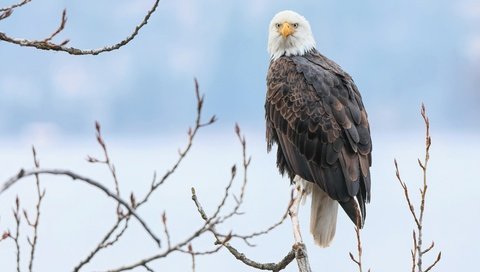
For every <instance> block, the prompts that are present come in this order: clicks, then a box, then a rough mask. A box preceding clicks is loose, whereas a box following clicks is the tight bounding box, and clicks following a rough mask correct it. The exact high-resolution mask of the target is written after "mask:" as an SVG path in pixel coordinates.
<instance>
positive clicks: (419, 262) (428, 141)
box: [394, 103, 442, 272]
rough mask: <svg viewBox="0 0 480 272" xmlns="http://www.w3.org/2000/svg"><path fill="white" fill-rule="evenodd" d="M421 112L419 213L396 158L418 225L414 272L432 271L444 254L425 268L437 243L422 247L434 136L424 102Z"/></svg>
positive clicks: (413, 257) (413, 255)
mask: <svg viewBox="0 0 480 272" xmlns="http://www.w3.org/2000/svg"><path fill="white" fill-rule="evenodd" d="M420 114H421V115H422V118H423V121H424V124H425V158H424V160H423V161H421V160H420V159H418V160H417V161H418V165H419V166H420V168H421V169H422V174H423V183H422V187H421V188H420V208H419V212H418V214H417V212H416V211H415V209H414V208H413V204H412V202H411V200H410V196H409V193H408V187H407V185H406V183H405V182H403V181H402V179H401V177H400V171H399V168H398V164H397V161H396V160H394V164H395V169H396V176H397V180H398V181H399V183H400V185H401V186H402V188H403V191H404V195H405V199H406V201H407V204H408V206H409V209H410V213H411V214H412V217H413V219H414V221H415V225H416V227H417V231H415V230H414V231H413V249H412V250H411V255H412V272H415V268H417V272H427V271H430V270H431V269H432V268H433V267H434V266H435V265H436V264H437V263H438V262H439V261H440V259H441V256H442V254H441V252H440V253H439V254H438V255H437V259H436V260H435V262H434V263H433V264H432V265H430V266H429V267H428V268H427V269H426V270H423V255H424V254H426V253H428V252H430V251H431V250H432V249H433V247H434V246H435V243H434V242H432V243H431V245H430V246H429V247H428V248H426V249H423V248H422V247H423V217H424V214H425V203H426V197H427V189H428V184H427V170H428V162H429V160H430V147H431V145H432V138H431V136H430V120H429V118H428V116H427V114H426V110H425V105H424V104H423V103H422V107H421V110H420Z"/></svg>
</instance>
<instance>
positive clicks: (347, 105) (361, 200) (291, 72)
mask: <svg viewBox="0 0 480 272" xmlns="http://www.w3.org/2000/svg"><path fill="white" fill-rule="evenodd" d="M268 52H269V54H270V57H271V61H270V66H269V69H268V75H267V89H268V90H267V95H266V102H265V111H266V112H265V116H266V123H267V124H266V128H267V133H266V134H267V146H268V151H270V150H271V148H272V145H273V144H277V146H278V147H277V166H278V168H279V170H280V172H281V174H282V175H283V174H284V173H287V174H288V176H289V177H290V180H291V181H292V182H296V183H297V184H298V183H299V184H300V186H301V188H303V190H305V191H306V192H307V193H311V194H312V206H311V215H310V232H311V233H312V234H313V237H314V240H315V243H316V244H318V245H320V246H322V247H327V246H328V245H329V244H330V242H331V241H332V239H333V237H334V235H335V228H336V222H337V210H338V203H339V204H340V206H342V208H343V209H344V210H345V212H346V213H347V214H348V216H349V217H350V219H351V220H352V221H353V222H354V223H356V222H357V219H358V222H359V225H360V227H361V226H363V223H364V221H365V203H367V202H369V201H370V170H369V168H370V166H371V164H372V158H371V151H372V141H371V138H370V128H369V124H368V120H367V112H366V111H365V108H364V106H363V102H362V97H361V95H360V92H359V91H358V89H357V86H355V83H354V82H353V79H352V78H351V77H350V75H349V74H347V73H346V72H345V71H343V70H342V68H340V66H339V65H338V64H336V63H335V62H333V61H332V60H330V59H328V58H327V57H325V56H323V55H322V54H320V53H319V52H318V51H317V50H316V49H315V40H314V38H313V35H312V32H311V29H310V24H309V23H308V21H307V20H306V19H305V18H304V17H303V16H301V15H299V14H298V13H295V12H293V11H289V10H286V11H281V12H279V13H278V14H276V15H275V16H274V17H273V19H272V21H271V22H270V26H269V36H268ZM357 215H358V217H359V218H357Z"/></svg>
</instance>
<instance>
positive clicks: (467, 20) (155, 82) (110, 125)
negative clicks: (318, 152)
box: [0, 0, 480, 271]
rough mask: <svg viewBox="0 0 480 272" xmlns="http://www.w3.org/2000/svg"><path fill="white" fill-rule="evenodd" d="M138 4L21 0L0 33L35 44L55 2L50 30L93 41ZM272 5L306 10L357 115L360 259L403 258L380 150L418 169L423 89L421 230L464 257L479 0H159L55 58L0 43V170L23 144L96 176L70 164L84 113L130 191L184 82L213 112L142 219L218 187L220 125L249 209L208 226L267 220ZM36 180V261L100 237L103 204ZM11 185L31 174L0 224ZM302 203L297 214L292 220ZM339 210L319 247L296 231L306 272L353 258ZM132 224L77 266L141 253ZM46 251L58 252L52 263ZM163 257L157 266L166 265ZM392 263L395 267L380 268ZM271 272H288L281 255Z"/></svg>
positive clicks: (404, 239) (182, 110) (274, 206)
mask: <svg viewBox="0 0 480 272" xmlns="http://www.w3.org/2000/svg"><path fill="white" fill-rule="evenodd" d="M4 2H5V1H4ZM152 4H153V1H151V0H148V1H147V0H141V1H140V0H137V1H127V0H118V1H99V2H98V1H97V2H95V1H54V0H42V1H39V0H34V1H32V2H31V3H29V4H28V5H26V6H25V7H23V8H20V9H17V10H16V11H15V12H14V14H13V15H12V16H11V17H10V18H8V19H5V20H2V21H1V22H0V32H5V33H7V34H9V35H10V36H14V37H19V38H31V39H44V38H45V37H47V36H49V35H50V34H51V32H52V31H53V30H54V29H56V28H57V26H58V24H59V22H60V17H61V12H62V10H63V9H64V8H67V15H68V22H67V26H66V29H65V31H63V32H62V33H61V34H60V35H59V36H58V37H57V38H56V39H57V40H56V41H58V42H61V41H63V40H64V39H70V43H69V44H70V45H71V46H75V47H79V48H98V47H103V46H105V45H110V44H114V43H116V42H118V41H119V40H122V39H124V38H125V37H126V36H127V35H129V34H130V32H131V31H132V30H133V28H134V26H135V25H137V24H138V23H139V22H140V21H141V20H142V18H143V16H144V15H145V13H146V11H147V10H148V9H149V8H150V7H151V5H152ZM2 5H4V4H3V2H2ZM283 9H292V10H295V11H297V12H299V13H301V14H302V15H304V16H305V17H306V18H307V19H308V20H309V21H310V23H311V25H312V29H313V33H314V36H315V38H316V41H317V47H318V49H319V50H320V51H321V52H322V53H323V54H325V55H326V56H328V57H330V58H331V59H333V60H335V61H336V62H337V63H339V64H340V65H341V66H342V67H343V68H344V69H345V70H346V71H348V72H349V73H350V74H351V75H352V76H353V78H354V80H355V82H356V83H357V85H358V87H359V89H360V91H361V93H362V96H363V100H364V104H365V105H366V107H367V111H368V113H369V119H370V124H371V128H372V135H373V140H374V158H373V160H374V163H373V168H372V177H373V181H372V182H373V189H372V190H373V193H372V195H373V197H372V204H371V205H370V206H368V210H369V215H368V219H367V227H366V229H365V238H364V239H365V242H364V243H365V245H366V246H365V247H366V249H365V254H366V257H365V260H366V262H367V263H368V266H370V267H372V270H373V271H406V270H407V269H409V261H410V256H409V249H410V246H411V241H410V239H411V238H410V237H411V229H412V228H413V225H411V224H410V223H409V222H410V221H409V220H410V218H409V214H408V210H407V208H406V204H405V203H404V201H403V199H402V192H401V190H400V188H399V186H398V184H397V183H396V181H395V179H394V170H393V164H392V160H393V158H394V157H397V158H399V159H400V161H401V162H402V165H405V164H407V165H409V166H407V165H405V166H404V167H405V168H404V170H403V171H404V173H405V175H406V176H407V177H408V178H409V180H411V181H412V182H415V181H416V180H418V177H419V176H418V174H419V170H418V167H417V165H416V158H417V157H420V156H421V153H422V146H421V144H422V143H423V138H422V137H423V124H422V122H421V120H420V115H419V107H420V104H421V102H422V101H423V102H425V104H426V106H427V110H428V113H429V116H430V119H431V123H432V133H433V138H434V139H433V146H432V158H433V159H432V169H433V170H432V183H433V184H432V185H431V187H429V188H431V192H432V196H431V199H432V200H431V201H432V210H431V211H429V212H430V216H431V217H427V219H426V220H427V223H429V225H428V226H429V227H428V228H429V231H430V232H429V234H428V236H427V239H429V240H431V239H434V240H435V241H436V243H437V244H438V245H439V248H442V250H444V260H445V261H444V263H443V264H441V265H443V266H442V267H441V268H440V269H439V271H455V270H458V271H462V270H464V271H466V270H469V269H470V268H471V267H472V266H473V265H474V261H475V260H477V259H478V258H480V253H479V251H478V246H477V245H478V243H480V241H479V236H478V234H477V232H476V229H478V228H479V227H480V205H479V204H478V203H477V202H478V201H476V199H477V198H478V197H477V196H476V195H475V194H474V192H478V190H479V189H480V185H479V184H480V183H479V182H477V181H478V175H476V174H475V173H474V171H475V169H476V167H477V166H478V157H477V156H476V152H478V151H480V145H479V144H478V135H479V133H480V119H479V118H478V117H479V115H480V107H479V105H480V92H479V90H478V86H479V84H480V2H479V1H476V0H457V1H447V0H435V1H434V0H424V1H414V0H404V1H390V2H388V1H373V0H367V1H335V0H328V1H308V2H307V1H302V2H299V1H293V0H290V1H273V0H268V1H258V0H244V1H225V0H204V1H195V0H180V1H170V0H162V1H161V2H160V5H159V8H158V11H157V12H156V13H155V14H154V15H153V16H152V18H151V19H150V21H149V23H148V25H146V26H145V27H144V28H143V29H142V30H141V31H140V34H139V36H138V37H137V38H136V39H135V40H133V41H132V42H131V43H130V44H128V45H127V46H125V47H123V48H122V49H120V50H117V51H114V52H111V53H105V54H101V55H99V56H70V55H67V54H65V53H58V52H47V51H39V50H35V49H32V48H21V47H18V46H15V45H10V44H6V43H3V42H1V43H0V60H1V65H0V181H2V180H5V179H7V178H8V177H9V176H11V175H13V174H14V173H16V172H17V171H18V169H19V168H20V167H28V166H29V165H31V155H30V153H29V152H30V151H29V148H30V146H31V145H32V144H35V145H36V146H37V148H38V150H39V156H40V158H41V162H42V165H43V166H46V167H62V168H70V169H73V170H76V171H78V172H81V173H85V174H86V175H89V176H90V175H91V176H93V177H96V178H98V179H100V180H107V179H108V175H107V174H106V173H105V172H102V171H100V170H98V169H96V168H95V167H92V166H91V165H88V164H87V163H85V162H84V160H83V159H84V158H85V156H86V155H87V154H90V155H92V154H99V150H98V148H97V147H96V144H95V140H94V137H93V135H94V121H95V120H98V121H100V122H101V123H102V127H103V129H104V134H105V135H106V138H107V141H109V142H111V143H112V144H111V150H112V152H114V154H113V157H114V158H115V159H116V162H117V163H118V169H121V170H119V171H120V176H121V179H122V180H123V181H124V184H125V187H126V189H125V192H129V190H133V191H135V192H137V193H139V194H140V193H141V192H144V190H145V188H146V187H145V186H148V184H149V182H150V178H151V174H152V172H153V170H154V169H157V170H162V169H165V168H167V166H168V165H169V163H170V162H172V161H173V160H174V158H175V155H176V149H177V147H179V146H181V145H182V143H183V141H184V139H185V132H186V130H187V127H188V126H189V125H190V124H191V123H192V121H193V118H194V115H195V99H194V84H193V78H194V77H196V78H198V81H199V83H200V88H201V91H202V92H203V93H205V94H206V103H205V116H206V117H209V115H211V114H216V115H217V117H218V118H219V121H218V122H217V123H216V124H215V125H214V126H213V127H210V128H208V129H206V132H204V133H205V134H203V136H201V137H200V138H199V142H198V143H197V144H196V145H195V147H196V149H194V151H193V154H192V158H189V160H187V162H186V166H185V168H182V169H183V172H180V173H178V176H177V177H176V180H175V181H172V182H174V184H175V186H173V185H172V186H171V187H167V188H166V189H165V190H164V192H163V193H161V194H160V195H159V199H157V198H156V201H158V203H157V202H156V203H157V204H155V205H156V206H154V207H156V208H154V209H153V210H151V211H150V212H145V216H146V217H147V218H148V219H149V220H150V221H151V222H156V221H155V220H157V218H158V215H159V214H161V212H163V209H167V210H168V211H171V212H172V213H174V214H176V216H172V218H175V219H172V220H173V221H172V222H176V225H175V226H176V228H177V231H178V236H177V237H176V238H178V239H181V238H182V236H181V234H186V233H188V231H189V230H190V228H189V227H190V226H191V225H192V217H194V216H196V214H195V210H194V209H192V206H191V205H192V203H191V200H190V199H189V188H190V186H198V187H199V190H204V191H203V194H204V195H205V196H208V195H209V194H212V195H218V196H219V197H220V195H219V194H220V192H221V190H220V191H212V190H218V188H223V186H225V182H226V179H227V178H228V172H229V167H230V166H231V164H232V163H234V162H236V161H237V162H238V161H239V160H240V157H239V154H240V153H239V151H240V150H239V146H238V144H237V143H236V142H235V136H234V134H233V126H234V123H235V122H238V123H239V124H240V125H241V126H242V128H243V131H244V132H245V134H246V135H247V139H249V140H250V141H249V144H250V145H249V147H250V150H251V153H250V154H252V155H253V158H254V161H253V165H254V166H252V167H253V170H252V176H251V183H250V186H251V189H250V190H251V191H250V192H251V194H252V195H251V196H249V197H250V198H249V199H248V201H246V203H249V204H247V206H246V208H245V209H246V211H247V215H250V217H246V218H247V221H245V220H243V217H242V218H240V220H237V221H235V224H231V225H229V226H228V227H227V228H226V231H228V230H229V228H231V229H240V230H258V228H261V226H267V225H268V224H269V223H271V222H273V221H275V220H276V219H277V218H278V217H279V215H280V214H281V212H282V211H283V207H284V206H285V205H286V202H287V201H288V200H287V198H288V196H289V187H288V186H287V184H288V181H287V180H286V179H285V178H283V180H282V179H281V178H280V177H279V175H278V173H277V171H276V169H275V162H274V160H275V156H274V155H272V154H270V155H267V154H265V153H266V151H265V143H264V110H263V104H264V98H265V77H266V71H267V68H268V62H269V57H268V54H267V51H266V43H267V41H266V39H267V25H268V23H269V21H270V19H271V18H272V17H273V15H274V14H275V13H276V12H278V11H280V10H283ZM199 162H200V163H199ZM408 162H410V164H408ZM47 180H49V179H48V178H45V181H46V182H45V183H46V185H47V186H48V187H47V191H48V192H49V193H48V197H47V201H46V204H45V205H46V206H47V207H50V210H49V209H47V210H48V211H52V212H46V213H45V222H59V223H58V224H52V223H50V225H49V226H48V227H47V226H45V227H44V229H43V230H42V231H43V233H44V234H43V235H44V236H45V237H48V238H46V239H49V240H48V241H45V240H44V241H45V242H43V244H41V246H42V249H43V250H41V251H39V252H42V253H39V254H42V255H41V256H40V257H39V258H38V262H39V263H38V265H39V271H65V269H70V268H71V267H72V265H74V264H75V262H76V261H77V260H78V256H84V255H85V253H86V252H88V250H89V249H90V248H91V247H92V245H93V244H94V243H95V242H96V241H98V239H100V236H101V235H102V234H103V232H104V231H103V230H102V231H100V232H99V231H98V230H99V229H103V228H102V226H105V225H109V224H110V223H109V222H110V221H111V220H113V219H114V218H112V217H111V216H112V213H111V210H112V209H110V208H111V207H109V206H108V205H111V203H110V202H108V201H105V200H103V199H102V198H101V197H100V196H99V195H98V194H96V193H92V190H90V188H85V187H84V186H83V187H82V186H79V185H75V187H73V186H72V185H70V184H65V183H61V182H59V183H55V182H54V181H52V183H50V182H47ZM52 180H55V181H58V180H59V179H52ZM30 181H31V180H30ZM49 181H50V180H49ZM53 183H55V185H54V184H53ZM145 184H147V185H145ZM272 184H275V185H274V186H271V185H272ZM202 186H203V187H202ZM202 188H203V189H202ZM266 191H268V192H270V194H268V195H267V196H266V195H265V194H263V192H266ZM171 192H175V193H171ZM17 193H18V194H20V195H21V196H23V199H25V200H24V202H26V205H33V203H32V201H33V199H32V198H33V196H34V194H33V192H32V186H31V184H27V182H25V183H21V184H20V185H19V186H18V187H16V188H13V189H12V190H11V191H9V192H8V194H6V195H5V197H3V198H1V199H0V215H1V216H2V217H1V219H2V220H1V221H0V231H1V230H3V229H4V228H5V227H10V228H12V222H11V218H9V216H10V212H11V211H10V209H11V205H12V204H13V201H14V197H15V195H16V194H17ZM85 194H87V195H88V201H85V197H84V195H85ZM452 194H453V196H451V195H452ZM173 196H175V197H173ZM161 197H163V198H161ZM207 198H209V197H207ZM208 201H213V200H211V199H209V200H207V202H208ZM79 203H81V204H79ZM79 205H81V207H82V208H83V209H79V208H78V207H79ZM279 206H281V207H282V209H279V208H278V207H279ZM307 206H309V205H307ZM210 207H211V206H210ZM433 207H435V208H433ZM72 210H75V212H72ZM145 210H147V209H145ZM274 211H277V212H276V213H275V212H274ZM306 211H307V210H306V209H305V212H304V213H303V214H304V216H303V217H302V220H303V222H304V226H308V214H309V212H306ZM459 211H462V212H459ZM267 214H268V215H269V217H267V216H265V215H267ZM340 214H341V215H340V217H339V224H338V226H339V227H338V228H339V229H338V233H337V237H336V240H335V244H334V245H333V248H331V249H330V250H326V251H325V250H321V249H318V248H317V247H315V246H313V244H312V243H311V238H310V236H309V235H308V230H307V228H306V227H305V233H304V238H305V240H306V242H307V246H308V248H309V253H310V257H311V261H312V264H313V265H314V267H319V266H320V265H323V266H325V265H326V264H327V266H326V270H327V271H339V270H341V271H347V270H350V271H352V270H353V269H354V268H355V267H354V266H353V265H352V264H351V263H350V262H349V259H348V256H347V255H346V253H347V252H348V251H350V250H354V248H355V243H354V235H353V232H352V226H351V224H350V222H349V221H348V219H347V218H346V217H345V216H344V215H343V211H340ZM92 219H93V220H92ZM175 220H177V221H175ZM193 221H194V220H193ZM79 222H80V223H79ZM195 222H196V221H195ZM399 222H401V223H399ZM197 223H199V224H200V222H197ZM254 223H255V224H257V225H255V224H254ZM152 224H154V223H152ZM172 224H174V223H172ZM258 226H260V227H258ZM136 230H137V232H134V235H132V236H128V237H130V238H128V237H127V238H126V240H127V241H128V242H127V244H124V245H123V247H122V246H121V247H120V248H121V249H123V251H122V250H113V253H107V255H104V256H103V257H101V258H100V260H97V262H96V263H95V265H94V266H93V267H92V268H91V269H93V268H95V269H102V268H103V269H105V268H112V265H111V264H112V263H113V262H114V263H115V264H118V265H120V264H125V262H126V263H128V262H129V261H131V260H135V259H136V257H138V256H146V255H149V254H150V253H151V252H152V251H151V250H153V249H152V248H151V247H148V246H145V244H147V243H148V242H145V243H140V242H139V241H138V240H136V239H135V237H138V233H141V230H140V231H138V226H137V228H136ZM158 231H160V230H158ZM72 233H73V234H74V235H73V236H74V238H72ZM86 233H87V234H88V235H86ZM273 235H274V236H273V238H265V239H261V240H260V241H259V244H261V245H263V246H264V247H262V248H258V249H245V250H248V251H247V252H250V254H252V256H258V257H259V258H263V259H264V260H265V261H278V260H276V258H278V257H279V256H282V254H284V253H286V250H288V248H289V246H290V245H291V230H290V226H289V224H287V225H285V226H282V228H281V229H280V230H279V232H278V233H275V234H273ZM272 241H275V244H274V245H272V243H271V242H272ZM426 243H428V242H426ZM72 245H73V246H72ZM208 245H211V240H209V239H206V242H205V243H203V244H200V245H199V247H207V246H208ZM10 246H11V245H10ZM25 246H27V244H26V242H25ZM130 248H135V254H130V253H129V250H128V249H130ZM59 249H60V251H59ZM66 249H68V250H67V251H64V250H66ZM125 250H126V252H127V254H126V253H125ZM65 252H67V253H65ZM9 254H10V255H9ZM11 254H12V248H11V247H10V248H8V247H6V246H4V245H0V264H2V265H3V264H5V265H6V266H5V267H7V270H8V267H11V268H12V269H13V265H14V263H11V262H9V261H11V260H12V259H11V258H12V257H13V256H11ZM58 254H60V256H61V257H62V258H59V260H57V262H56V263H55V264H52V263H51V260H52V258H53V259H58V256H59V255H58ZM221 254H223V256H222V258H216V257H212V258H205V259H200V261H199V271H211V268H212V267H220V268H223V269H224V270H225V269H228V268H231V269H232V271H248V270H246V269H245V267H244V266H242V265H239V264H237V263H236V261H235V260H233V259H232V258H231V256H228V254H226V253H221ZM137 255H138V256H137ZM175 258H177V259H178V260H180V261H179V262H181V263H182V265H184V267H183V268H182V271H185V270H187V271H188V270H189V269H190V268H189V263H188V262H187V261H186V260H187V259H188V258H186V257H185V256H182V255H180V256H176V257H175ZM177 259H174V260H177ZM203 260H204V261H203ZM220 260H221V261H220ZM468 260H469V261H468ZM259 261H260V260H259ZM179 262H176V261H174V262H173V263H172V264H171V265H170V266H168V264H165V265H166V266H160V265H158V267H162V268H164V269H165V270H166V271H179V270H178V268H176V265H178V264H179ZM442 262H443V261H442ZM7 263H8V265H7ZM392 263H394V264H398V266H397V265H395V267H393V268H392ZM162 265H163V263H162ZM52 269H53V270H52ZM395 269H398V270H395ZM2 271H3V270H2ZM8 271H10V270H8ZM87 271H90V270H88V269H87ZM218 271H221V269H219V270H218ZM287 271H295V266H294V265H291V267H289V270H287Z"/></svg>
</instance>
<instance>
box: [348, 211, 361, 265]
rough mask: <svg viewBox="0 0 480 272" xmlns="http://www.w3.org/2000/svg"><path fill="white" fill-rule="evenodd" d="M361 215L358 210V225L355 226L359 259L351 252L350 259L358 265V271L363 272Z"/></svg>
mask: <svg viewBox="0 0 480 272" xmlns="http://www.w3.org/2000/svg"><path fill="white" fill-rule="evenodd" d="M361 224H362V223H361V215H360V210H358V209H357V210H356V224H355V234H356V237H357V254H358V255H357V258H355V257H354V256H353V254H352V253H351V252H349V256H350V259H351V260H352V261H353V262H354V263H356V264H357V266H358V271H359V272H362V271H363V267H362V252H363V250H362V239H361V236H360V230H361Z"/></svg>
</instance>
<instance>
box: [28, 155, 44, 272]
mask: <svg viewBox="0 0 480 272" xmlns="http://www.w3.org/2000/svg"><path fill="white" fill-rule="evenodd" d="M32 153H33V162H34V164H35V168H36V169H38V168H40V162H39V161H38V159H37V152H36V151H35V147H32ZM35 184H36V189H37V205H36V215H35V221H34V222H33V223H31V222H30V220H29V219H28V216H27V212H26V211H24V214H25V218H26V220H27V222H28V224H29V225H30V226H31V227H33V239H32V241H30V240H29V242H30V246H31V250H30V262H29V264H28V270H29V271H30V272H32V271H33V260H34V258H35V249H36V247H37V241H38V226H39V224H40V207H41V204H42V200H43V198H44V197H45V190H43V191H42V190H41V189H40V177H39V175H38V174H36V175H35Z"/></svg>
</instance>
